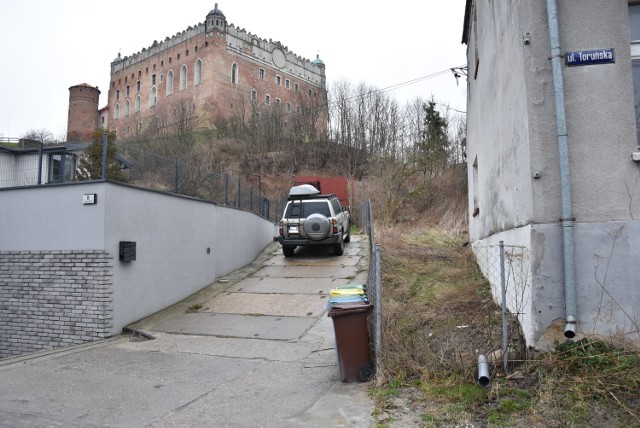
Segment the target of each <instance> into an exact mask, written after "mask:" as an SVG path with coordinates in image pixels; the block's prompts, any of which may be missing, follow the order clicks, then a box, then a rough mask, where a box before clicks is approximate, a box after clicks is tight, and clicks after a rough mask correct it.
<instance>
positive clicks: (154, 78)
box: [151, 74, 156, 85]
mask: <svg viewBox="0 0 640 428" xmlns="http://www.w3.org/2000/svg"><path fill="white" fill-rule="evenodd" d="M151 84H152V85H155V84H156V75H155V74H152V75H151Z"/></svg>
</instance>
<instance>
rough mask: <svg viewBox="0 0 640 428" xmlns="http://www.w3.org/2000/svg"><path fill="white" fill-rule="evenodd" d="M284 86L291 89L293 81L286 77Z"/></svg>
mask: <svg viewBox="0 0 640 428" xmlns="http://www.w3.org/2000/svg"><path fill="white" fill-rule="evenodd" d="M284 87H285V88H287V89H291V81H290V80H289V79H286V80H285V81H284Z"/></svg>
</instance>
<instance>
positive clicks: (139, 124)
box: [138, 122, 142, 132]
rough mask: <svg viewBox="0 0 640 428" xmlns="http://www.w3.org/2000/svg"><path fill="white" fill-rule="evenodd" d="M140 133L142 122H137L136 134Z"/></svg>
mask: <svg viewBox="0 0 640 428" xmlns="http://www.w3.org/2000/svg"><path fill="white" fill-rule="evenodd" d="M140 131H142V122H138V132H140Z"/></svg>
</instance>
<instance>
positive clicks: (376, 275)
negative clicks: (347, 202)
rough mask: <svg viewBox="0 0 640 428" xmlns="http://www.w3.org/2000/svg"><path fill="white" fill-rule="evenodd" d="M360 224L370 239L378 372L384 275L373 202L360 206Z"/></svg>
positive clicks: (371, 329) (372, 324)
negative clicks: (376, 233) (382, 273)
mask: <svg viewBox="0 0 640 428" xmlns="http://www.w3.org/2000/svg"><path fill="white" fill-rule="evenodd" d="M360 224H361V226H362V230H363V231H366V233H367V236H368V237H369V272H368V279H367V298H368V299H369V302H372V303H373V305H374V308H373V312H372V313H371V315H370V316H369V334H370V336H372V338H373V353H374V360H375V364H376V370H379V369H380V362H381V358H380V355H381V352H382V275H381V263H380V247H379V245H378V244H377V243H376V240H375V228H374V225H373V207H372V205H371V200H370V199H369V200H367V202H365V203H363V204H362V205H361V206H360Z"/></svg>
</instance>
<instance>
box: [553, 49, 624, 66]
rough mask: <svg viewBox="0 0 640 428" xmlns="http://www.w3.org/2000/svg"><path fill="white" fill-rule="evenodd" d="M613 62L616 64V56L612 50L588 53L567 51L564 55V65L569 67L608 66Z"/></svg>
mask: <svg viewBox="0 0 640 428" xmlns="http://www.w3.org/2000/svg"><path fill="white" fill-rule="evenodd" d="M614 62H616V56H615V51H614V49H613V48H611V49H596V50H590V51H574V52H569V51H567V53H566V54H565V63H566V64H567V66H569V67H574V66H577V65H593V64H610V63H614Z"/></svg>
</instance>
